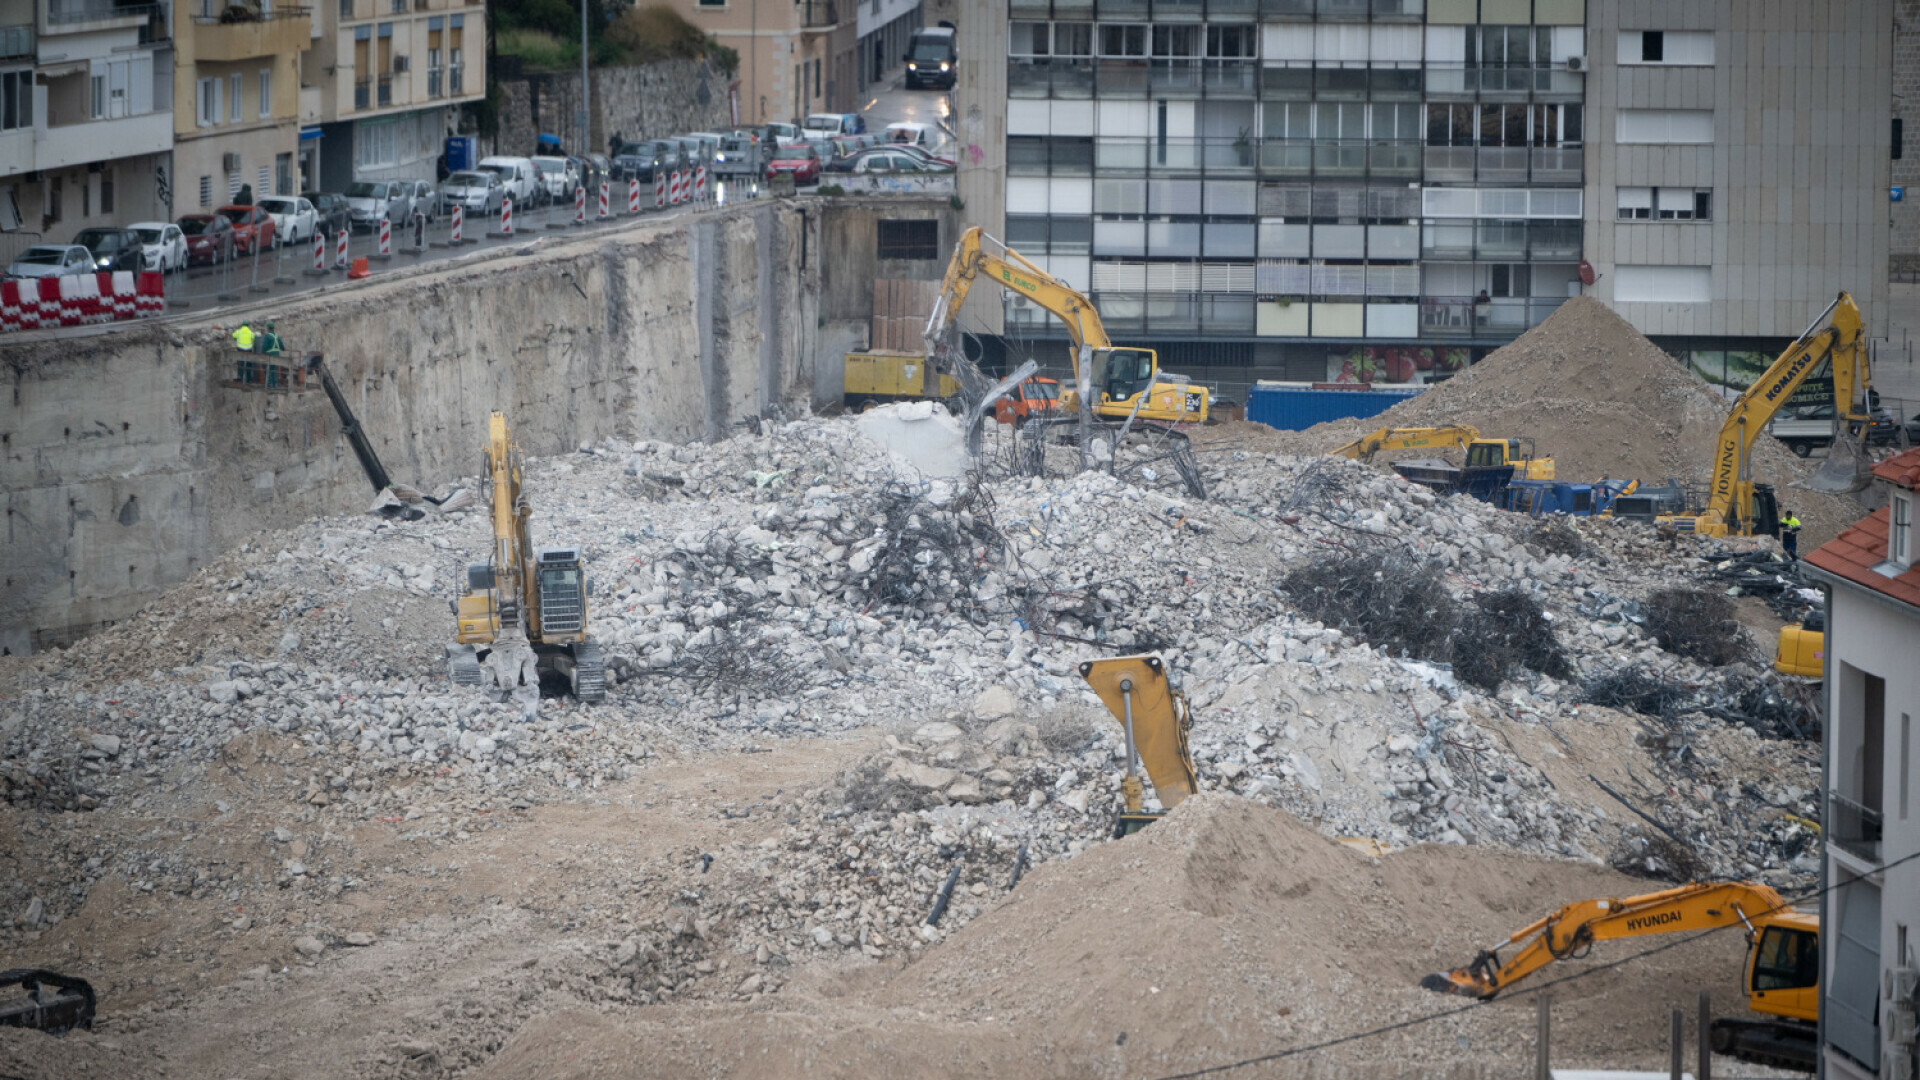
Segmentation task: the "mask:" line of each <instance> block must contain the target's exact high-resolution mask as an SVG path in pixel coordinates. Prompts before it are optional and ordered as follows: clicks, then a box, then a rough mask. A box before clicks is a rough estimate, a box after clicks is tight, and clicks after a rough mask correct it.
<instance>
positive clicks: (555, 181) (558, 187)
mask: <svg viewBox="0 0 1920 1080" xmlns="http://www.w3.org/2000/svg"><path fill="white" fill-rule="evenodd" d="M533 163H534V165H535V166H537V167H538V168H539V169H540V187H541V190H543V191H544V192H545V193H546V198H547V201H548V202H561V203H572V202H573V193H574V192H576V191H578V190H580V163H579V160H578V159H577V158H568V157H547V156H541V157H536V158H534V159H533Z"/></svg>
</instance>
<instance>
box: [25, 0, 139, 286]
mask: <svg viewBox="0 0 1920 1080" xmlns="http://www.w3.org/2000/svg"><path fill="white" fill-rule="evenodd" d="M173 57H174V53H173V42H172V18H171V12H170V7H169V5H168V4H167V3H165V2H159V3H133V4H125V3H113V2H111V0H0V254H3V255H7V256H9V257H10V256H11V254H12V253H13V252H14V251H15V250H17V249H18V248H19V247H21V246H24V245H26V244H31V243H38V242H41V241H42V240H45V241H48V242H64V241H66V240H69V239H71V238H72V237H73V234H74V233H76V232H78V231H79V230H81V229H83V228H87V227H88V226H92V225H110V224H117V223H119V222H124V221H129V220H137V219H140V218H166V217H168V216H170V215H171V214H172V213H173V205H174V184H175V179H174V177H173V174H172V167H171V154H170V150H171V148H172V145H173V65H174V59H173Z"/></svg>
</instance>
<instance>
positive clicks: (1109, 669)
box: [1080, 656, 1200, 831]
mask: <svg viewBox="0 0 1920 1080" xmlns="http://www.w3.org/2000/svg"><path fill="white" fill-rule="evenodd" d="M1080 677H1081V678H1083V679H1085V680H1086V681H1087V685H1088V686H1089V687H1092V688H1093V692H1094V693H1095V694H1098V695H1099V697H1100V701H1101V702H1102V703H1103V704H1104V705H1106V707H1107V710H1108V711H1109V712H1111V713H1113V718H1114V719H1115V720H1118V721H1120V728H1121V730H1122V731H1123V732H1125V733H1126V738H1127V775H1126V778H1125V779H1124V780H1122V781H1121V785H1120V787H1121V793H1122V795H1123V796H1124V797H1125V799H1126V810H1125V811H1124V812H1123V813H1122V814H1121V826H1122V831H1133V830H1135V829H1137V828H1138V827H1139V826H1140V825H1142V824H1145V823H1146V822H1148V821H1151V820H1152V815H1150V814H1148V813H1147V812H1146V810H1145V803H1144V799H1143V798H1142V796H1141V790H1140V777H1139V776H1138V775H1137V774H1136V773H1135V772H1134V760H1135V759H1136V758H1137V759H1138V760H1139V761H1140V762H1141V763H1142V764H1144V765H1145V766H1146V768H1147V775H1148V776H1149V777H1150V778H1152V780H1153V793H1154V794H1155V795H1157V796H1158V797H1159V799H1160V805H1161V806H1164V807H1166V808H1167V809H1168V810H1171V809H1173V808H1174V807H1176V806H1178V805H1180V803H1181V802H1182V801H1183V800H1185V799H1186V797H1187V796H1189V795H1191V794H1193V793H1194V792H1195V791H1198V790H1199V789H1200V778H1199V776H1198V775H1197V774H1196V773H1195V772H1194V767H1193V753H1192V752H1191V751H1190V750H1189V749H1188V748H1187V732H1188V731H1189V730H1190V729H1191V728H1192V727H1193V716H1192V713H1190V712H1189V711H1188V709H1187V696H1186V695H1185V694H1183V693H1181V692H1180V691H1178V690H1176V689H1174V687H1173V683H1172V682H1171V681H1170V680H1169V679H1168V678H1167V668H1166V664H1165V662H1164V661H1162V660H1161V659H1160V658H1159V657H1158V656H1120V657H1115V658H1113V659H1110V660H1088V661H1086V662H1084V663H1082V664H1081V665H1080Z"/></svg>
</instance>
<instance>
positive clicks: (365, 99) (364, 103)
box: [353, 78, 373, 109]
mask: <svg viewBox="0 0 1920 1080" xmlns="http://www.w3.org/2000/svg"><path fill="white" fill-rule="evenodd" d="M372 104H373V80H372V79H371V78H367V79H355V80H354V81H353V107H354V108H356V109H365V108H368V107H369V106H371V105H372Z"/></svg>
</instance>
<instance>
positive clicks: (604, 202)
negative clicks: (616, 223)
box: [600, 180, 613, 221]
mask: <svg viewBox="0 0 1920 1080" xmlns="http://www.w3.org/2000/svg"><path fill="white" fill-rule="evenodd" d="M611 217H613V185H612V184H610V183H608V182H607V181H605V180H602V181H600V220H601V221H606V220H607V219H609V218H611Z"/></svg>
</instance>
